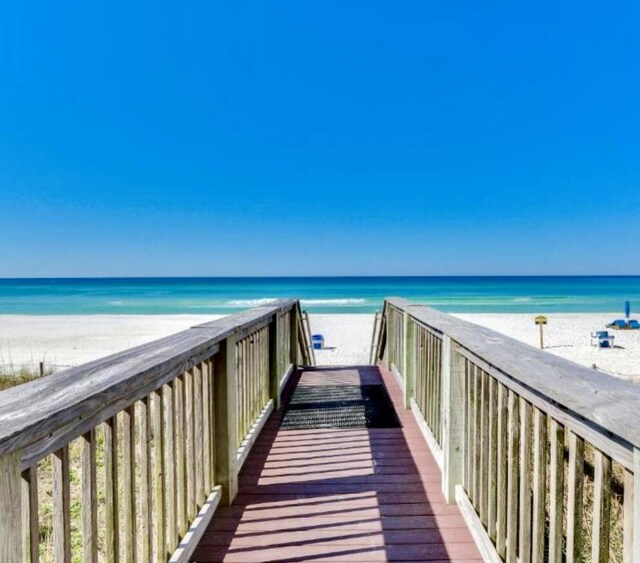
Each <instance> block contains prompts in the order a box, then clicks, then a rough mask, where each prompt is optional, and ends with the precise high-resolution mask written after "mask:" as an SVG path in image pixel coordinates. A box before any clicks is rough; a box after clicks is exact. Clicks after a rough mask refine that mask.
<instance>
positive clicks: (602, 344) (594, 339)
mask: <svg viewBox="0 0 640 563" xmlns="http://www.w3.org/2000/svg"><path fill="white" fill-rule="evenodd" d="M613 340H614V337H613V336H611V335H610V334H609V333H608V332H607V331H606V330H599V331H597V332H592V333H591V346H597V347H598V348H613Z"/></svg>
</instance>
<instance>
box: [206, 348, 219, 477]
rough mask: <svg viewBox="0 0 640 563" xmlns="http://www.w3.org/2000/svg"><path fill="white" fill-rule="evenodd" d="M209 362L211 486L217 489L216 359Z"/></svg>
mask: <svg viewBox="0 0 640 563" xmlns="http://www.w3.org/2000/svg"><path fill="white" fill-rule="evenodd" d="M208 361H209V397H210V399H209V424H210V429H209V435H210V440H211V452H210V455H211V486H212V487H215V486H216V485H217V484H218V482H217V480H216V444H215V440H216V419H215V417H216V413H215V388H214V383H213V381H214V378H215V377H216V375H215V372H214V370H215V362H214V358H211V359H209V360H208Z"/></svg>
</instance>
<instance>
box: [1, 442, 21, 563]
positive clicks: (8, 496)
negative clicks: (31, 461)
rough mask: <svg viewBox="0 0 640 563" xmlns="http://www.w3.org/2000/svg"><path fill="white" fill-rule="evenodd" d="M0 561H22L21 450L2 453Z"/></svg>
mask: <svg viewBox="0 0 640 563" xmlns="http://www.w3.org/2000/svg"><path fill="white" fill-rule="evenodd" d="M0 561H2V562H3V563H21V562H22V474H21V473H20V452H19V451H15V452H11V453H8V454H4V455H0Z"/></svg>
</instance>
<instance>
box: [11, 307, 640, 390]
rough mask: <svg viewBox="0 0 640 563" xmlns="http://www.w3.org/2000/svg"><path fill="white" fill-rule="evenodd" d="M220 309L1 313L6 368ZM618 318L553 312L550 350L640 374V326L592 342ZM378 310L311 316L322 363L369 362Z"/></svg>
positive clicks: (524, 328)
mask: <svg viewBox="0 0 640 563" xmlns="http://www.w3.org/2000/svg"><path fill="white" fill-rule="evenodd" d="M457 316H458V317H460V318H462V319H465V320H467V321H470V322H473V323H477V324H480V325H484V326H487V327H489V328H492V329H494V330H496V331H498V332H502V333H504V334H507V335H508V336H511V337H513V338H516V339H518V340H521V341H522V342H525V343H527V344H530V345H533V346H538V328H537V327H536V326H535V325H534V323H533V315H530V314H527V315H524V314H465V315H457ZM219 317H220V315H218V316H216V315H146V316H145V315H85V316H79V315H78V316H32V315H3V316H0V366H2V368H3V369H4V371H7V370H17V369H19V368H21V367H26V368H29V369H34V368H36V367H37V366H38V362H40V361H44V362H45V365H46V366H48V367H50V368H52V369H54V370H59V369H64V368H65V367H68V366H73V365H78V364H82V363H84V362H87V361H89V360H92V359H95V358H99V357H102V356H106V355H108V354H112V353H114V352H118V351H120V350H125V349H126V348H130V347H132V346H136V345H138V344H143V343H145V342H150V341H152V340H155V339H157V338H161V337H163V336H167V335H169V334H172V333H174V332H178V331H180V330H184V329H187V328H189V327H190V326H193V325H195V324H198V323H202V322H204V321H207V320H213V319H215V318H219ZM614 317H615V315H614V314H606V313H575V314H571V313H558V314H552V315H548V319H549V324H548V325H547V326H546V327H545V349H546V351H547V352H549V353H551V354H556V355H558V356H561V357H563V358H567V359H569V360H572V361H574V362H576V363H579V364H582V365H584V366H587V367H592V366H593V365H594V364H595V365H596V366H597V367H598V368H599V369H602V370H605V371H607V372H612V373H615V374H618V375H621V376H625V377H633V376H635V377H636V378H637V379H638V380H640V331H612V334H614V335H615V348H614V349H609V350H607V349H598V348H595V347H592V346H591V345H590V333H591V332H592V331H594V330H600V329H603V328H604V326H605V324H606V323H607V322H608V321H610V320H611V319H613V318H614ZM373 321H374V317H373V315H355V314H354V315H345V314H343V315H310V322H311V329H312V332H314V333H320V334H322V335H323V336H324V337H325V346H326V348H325V349H324V350H319V351H316V359H317V363H318V364H324V365H328V364H333V365H335V364H366V363H367V362H368V361H369V347H370V345H371V334H372V330H373Z"/></svg>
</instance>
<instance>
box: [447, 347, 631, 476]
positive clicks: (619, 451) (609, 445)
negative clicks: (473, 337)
mask: <svg viewBox="0 0 640 563" xmlns="http://www.w3.org/2000/svg"><path fill="white" fill-rule="evenodd" d="M456 349H457V350H458V351H459V353H460V354H462V355H463V356H465V357H466V358H470V359H471V361H472V362H473V363H476V364H477V365H478V366H479V367H481V369H483V370H484V371H486V372H487V373H489V374H491V375H492V376H493V377H495V378H496V379H497V380H498V381H500V382H501V383H504V384H505V385H506V386H507V387H509V388H510V389H513V390H514V391H515V392H516V393H517V394H518V395H520V396H521V397H523V398H524V399H526V400H527V401H529V402H530V403H531V404H532V405H533V406H535V407H538V408H540V409H541V410H543V411H544V412H545V413H546V414H547V415H548V416H550V417H552V418H555V419H556V420H557V421H558V422H560V423H562V424H563V425H565V426H566V427H567V429H570V430H573V431H574V432H576V434H579V435H581V436H583V437H585V440H586V441H588V442H589V443H591V445H593V446H594V447H595V448H597V449H599V450H601V451H602V452H604V453H606V454H607V455H609V456H611V457H612V458H613V459H614V460H616V461H618V462H619V463H621V464H622V465H623V466H625V467H627V468H629V467H631V466H632V465H633V451H632V450H633V448H632V447H631V445H630V444H629V443H628V442H625V441H624V440H620V439H619V437H615V436H614V437H611V436H609V435H608V433H606V432H603V430H602V429H601V428H600V429H598V428H595V427H594V426H593V424H591V423H590V422H589V421H585V420H583V419H582V418H581V417H578V416H576V415H575V414H571V413H569V412H567V411H566V409H563V408H562V407H560V406H558V405H556V404H555V403H553V402H552V401H550V400H549V399H548V398H545V397H543V396H540V395H539V394H537V393H535V392H534V391H532V390H531V389H529V388H528V387H527V386H526V385H524V384H522V383H519V382H518V381H516V380H514V379H513V378H511V377H510V376H509V375H507V374H505V373H503V372H501V371H500V370H497V369H496V368H495V367H493V366H491V365H490V364H488V363H487V362H486V361H484V360H483V359H482V358H479V357H477V356H476V355H475V354H473V353H471V352H470V351H469V350H466V349H465V348H464V347H462V346H460V345H459V344H456Z"/></svg>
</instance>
